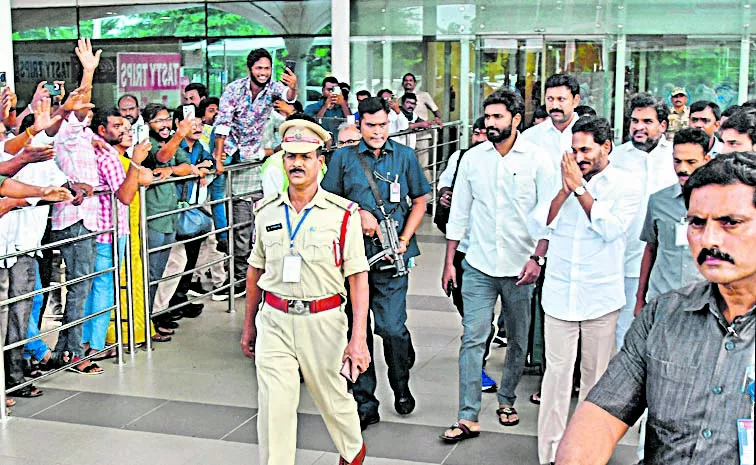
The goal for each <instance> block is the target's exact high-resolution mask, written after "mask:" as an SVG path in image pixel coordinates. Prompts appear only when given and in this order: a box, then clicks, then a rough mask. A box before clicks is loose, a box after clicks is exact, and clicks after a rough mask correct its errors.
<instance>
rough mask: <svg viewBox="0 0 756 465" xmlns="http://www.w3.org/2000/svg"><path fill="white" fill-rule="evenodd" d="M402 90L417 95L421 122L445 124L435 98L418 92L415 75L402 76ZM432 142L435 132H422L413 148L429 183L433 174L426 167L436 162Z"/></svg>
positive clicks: (418, 114) (417, 110)
mask: <svg viewBox="0 0 756 465" xmlns="http://www.w3.org/2000/svg"><path fill="white" fill-rule="evenodd" d="M402 89H404V93H405V94H407V93H412V94H415V99H416V101H417V107H416V108H415V113H417V116H419V117H420V119H421V120H423V121H428V122H430V123H432V124H433V125H436V126H440V125H442V124H443V121H441V111H440V110H439V109H438V105H436V102H434V101H433V97H431V95H430V94H429V93H428V92H425V91H423V90H417V78H416V77H415V75H414V74H412V73H407V74H405V75H404V76H402ZM432 142H433V130H430V129H429V130H426V131H420V132H419V133H418V134H416V135H415V144H414V147H413V148H414V149H415V154H416V155H417V159H418V160H419V161H420V166H422V167H423V170H424V171H425V177H426V179H428V182H431V181H432V179H430V177H431V174H432V172H430V171H429V170H426V167H427V166H428V165H429V164H430V163H432V161H433V160H434V157H433V155H432V154H433V153H435V148H431V143H432Z"/></svg>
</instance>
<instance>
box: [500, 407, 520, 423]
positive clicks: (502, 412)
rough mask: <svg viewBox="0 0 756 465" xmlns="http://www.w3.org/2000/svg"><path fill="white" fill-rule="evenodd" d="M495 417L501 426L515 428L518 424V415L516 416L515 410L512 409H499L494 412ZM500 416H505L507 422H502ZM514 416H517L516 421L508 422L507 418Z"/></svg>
mask: <svg viewBox="0 0 756 465" xmlns="http://www.w3.org/2000/svg"><path fill="white" fill-rule="evenodd" d="M496 415H498V417H499V424H501V425H502V426H517V425H518V424H519V423H520V415H518V414H517V410H516V409H515V408H514V407H501V408H499V409H498V410H496ZM502 415H506V417H507V421H502V419H501V416H502ZM514 415H517V419H516V420H512V421H509V417H511V416H514Z"/></svg>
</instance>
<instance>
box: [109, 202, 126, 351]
mask: <svg viewBox="0 0 756 465" xmlns="http://www.w3.org/2000/svg"><path fill="white" fill-rule="evenodd" d="M116 202H120V200H118V197H116V195H115V192H111V193H110V209H111V215H112V227H113V291H114V292H115V295H114V297H115V299H114V300H113V302H114V303H115V333H116V363H117V364H118V365H123V327H122V326H121V325H122V321H123V319H122V318H121V266H120V265H121V264H120V258H121V257H120V254H119V253H118V242H119V239H120V238H119V237H118V204H117V203H116Z"/></svg>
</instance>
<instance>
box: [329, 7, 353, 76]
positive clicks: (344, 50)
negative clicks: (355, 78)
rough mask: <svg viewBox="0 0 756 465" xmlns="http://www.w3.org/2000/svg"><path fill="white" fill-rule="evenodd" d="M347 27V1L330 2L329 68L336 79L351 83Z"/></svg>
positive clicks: (348, 32)
mask: <svg viewBox="0 0 756 465" xmlns="http://www.w3.org/2000/svg"><path fill="white" fill-rule="evenodd" d="M349 26H350V24H349V0H331V68H332V71H333V75H334V76H336V78H337V79H339V80H340V81H342V82H349V83H351V82H352V81H351V79H350V69H349V65H350V62H349V38H350V31H349Z"/></svg>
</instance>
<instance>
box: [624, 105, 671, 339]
mask: <svg viewBox="0 0 756 465" xmlns="http://www.w3.org/2000/svg"><path fill="white" fill-rule="evenodd" d="M629 115H630V137H631V138H630V140H629V141H628V142H626V143H624V144H622V145H620V146H619V147H617V148H616V149H615V150H614V152H612V164H613V165H614V166H615V167H617V168H620V169H622V170H625V171H627V172H629V173H630V174H631V175H632V177H633V179H634V181H633V182H634V183H635V184H637V185H639V186H640V187H641V193H642V199H641V202H640V204H639V205H638V211H637V213H636V215H635V217H634V219H633V221H632V224H631V227H630V230H629V231H628V237H627V248H626V250H625V306H624V307H622V310H621V311H620V315H619V319H618V320H617V338H616V343H617V348H618V349H619V348H620V347H622V341H623V339H624V338H625V333H626V332H627V330H628V328H630V324H631V323H632V322H633V312H634V310H635V294H636V292H637V291H638V282H639V277H640V271H641V259H642V257H643V250H644V249H645V246H646V244H645V243H644V242H643V241H642V240H640V234H641V230H642V229H643V220H644V219H645V218H646V209H647V208H648V199H649V197H650V196H651V194H653V193H655V192H658V191H660V190H662V189H664V188H665V187H669V186H671V185H673V184H675V183H676V182H677V176H675V173H674V172H673V171H672V170H670V169H669V160H670V159H671V158H672V143H671V142H669V141H668V140H667V139H666V138H665V137H664V132H665V131H666V130H667V117H668V116H669V108H668V107H667V105H666V104H665V103H663V102H662V101H661V100H659V99H658V98H657V97H654V96H653V95H651V94H638V95H636V96H635V97H633V98H632V100H631V101H630V109H629Z"/></svg>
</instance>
